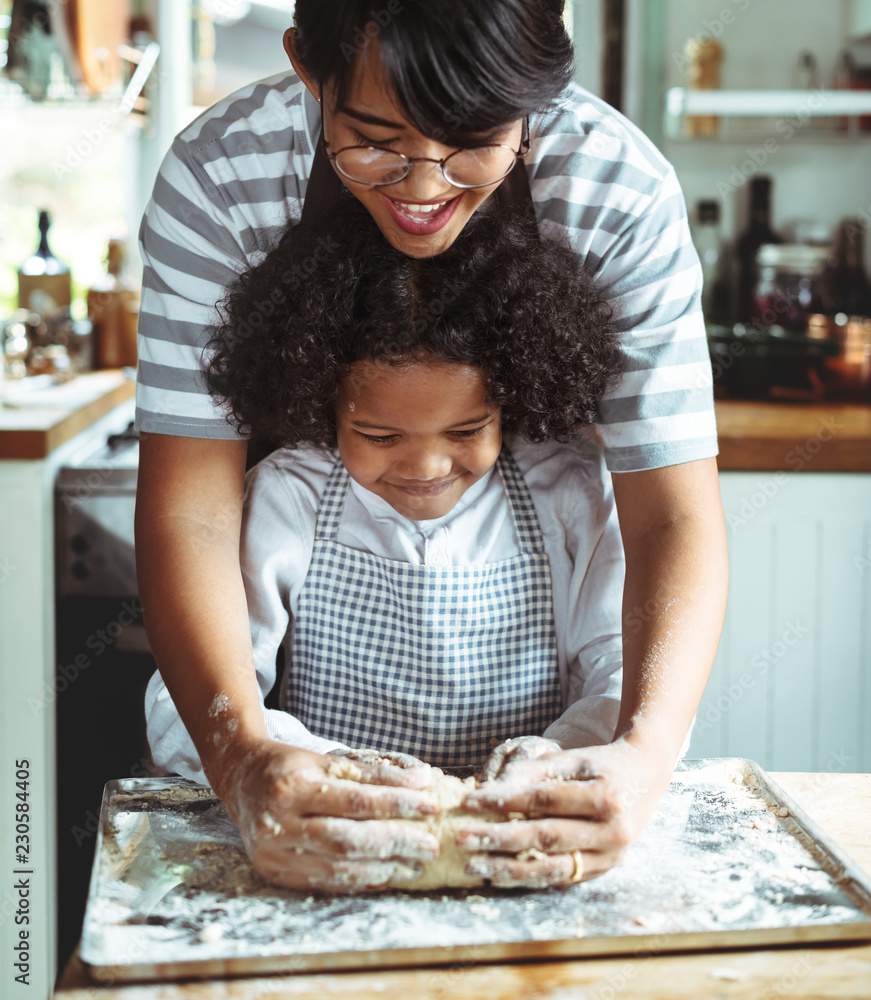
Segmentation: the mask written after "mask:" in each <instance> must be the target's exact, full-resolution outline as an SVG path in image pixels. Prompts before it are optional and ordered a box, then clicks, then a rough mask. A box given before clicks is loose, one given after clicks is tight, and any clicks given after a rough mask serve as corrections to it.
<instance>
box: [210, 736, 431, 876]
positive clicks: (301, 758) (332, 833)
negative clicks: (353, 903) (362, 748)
mask: <svg viewBox="0 0 871 1000" xmlns="http://www.w3.org/2000/svg"><path fill="white" fill-rule="evenodd" d="M362 756H363V757H364V758H365V757H366V753H365V752H364V753H363V754H362ZM376 756H377V755H376ZM336 759H337V758H336V757H332V756H325V755H323V754H317V753H311V752H309V751H307V750H299V749H296V748H294V747H289V746H287V745H286V744H283V743H278V742H276V741H274V740H268V739H263V740H259V741H256V742H255V743H254V744H253V745H251V746H250V747H249V748H247V750H246V752H245V753H244V755H243V756H242V757H241V758H236V761H237V762H236V761H234V763H232V764H231V765H230V766H229V768H228V769H227V770H225V771H224V773H223V775H222V781H221V782H220V786H221V787H220V788H217V787H216V789H215V790H216V791H217V792H218V794H219V795H220V797H221V799H222V801H223V802H224V804H225V805H226V807H227V810H228V811H229V813H230V815H231V816H232V817H233V819H234V820H235V821H236V823H237V825H238V826H239V830H240V831H241V833H242V839H243V841H244V843H245V847H246V849H247V851H248V855H249V857H250V858H251V862H252V864H253V865H254V869H255V870H256V872H257V873H258V874H259V875H260V876H261V877H262V878H264V879H266V880H267V881H269V882H274V883H275V884H276V885H281V886H284V887H286V888H290V889H300V890H303V891H320V892H338V893H352V892H363V891H366V890H377V889H383V888H384V887H385V886H386V885H387V884H388V883H389V882H396V881H400V880H403V879H412V878H415V877H417V876H418V875H420V873H421V872H422V870H423V864H422V862H423V860H424V859H428V858H434V857H436V856H437V855H438V853H439V842H438V839H437V838H436V837H434V836H433V835H432V834H430V833H427V832H426V831H425V830H418V829H416V828H415V827H414V826H412V825H410V824H404V823H403V824H399V823H392V822H390V821H391V820H392V819H398V818H403V819H420V818H423V817H424V816H426V815H431V814H433V813H435V812H437V811H438V810H437V806H436V803H435V801H434V800H433V799H432V798H431V797H430V796H428V795H426V794H425V793H423V792H421V791H418V790H417V789H420V788H421V787H423V786H424V785H425V784H426V783H427V781H428V779H429V770H430V769H429V767H428V766H427V765H425V764H421V762H419V761H417V762H415V763H414V764H412V763H411V761H412V760H413V758H409V760H407V761H404V763H400V766H396V763H388V762H384V763H380V762H378V761H374V762H372V763H368V762H366V760H365V759H360V758H359V757H358V761H359V762H357V763H355V765H354V766H355V768H357V769H359V771H360V772H361V780H356V781H349V780H346V779H343V778H337V777H334V776H333V775H332V774H330V773H329V771H328V768H329V766H330V763H331V762H334V761H336ZM338 759H339V760H341V759H342V758H341V757H340V758H338ZM215 784H218V783H215Z"/></svg>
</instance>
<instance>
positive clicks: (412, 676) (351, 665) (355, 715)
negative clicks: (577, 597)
mask: <svg viewBox="0 0 871 1000" xmlns="http://www.w3.org/2000/svg"><path fill="white" fill-rule="evenodd" d="M496 468H497V469H498V471H499V474H500V475H501V477H502V482H503V484H504V487H505V492H506V496H507V498H508V503H509V507H510V509H511V514H512V518H513V521H514V527H515V530H516V532H517V536H518V538H519V540H520V549H521V551H520V554H518V555H516V556H513V557H511V558H509V559H504V560H502V561H501V562H496V563H490V564H485V565H477V566H453V567H448V568H446V569H440V568H436V567H432V566H416V565H413V564H411V563H407V562H402V561H399V560H393V559H386V558H383V557H380V556H374V555H372V554H371V553H368V552H361V551H359V550H357V549H353V548H350V547H348V546H347V545H340V544H339V543H338V542H337V541H336V536H337V534H338V529H339V521H340V519H341V516H342V509H343V507H344V504H345V496H346V495H347V491H348V487H349V483H350V477H349V476H348V473H347V471H346V470H345V467H344V466H343V465H342V463H341V462H337V463H336V465H335V466H334V468H333V470H332V473H331V474H330V477H329V479H328V481H327V486H326V490H325V492H324V495H323V498H322V500H321V504H320V508H319V510H318V516H317V526H316V529H315V541H314V548H313V552H312V560H311V565H310V567H309V572H308V576H307V577H306V581H305V584H304V585H303V589H302V593H301V594H300V598H299V613H298V615H297V617H296V619H295V621H294V630H293V644H292V650H291V662H290V666H289V669H288V671H287V678H286V692H285V693H286V700H285V706H286V708H287V711H288V712H291V713H293V714H294V715H295V716H297V717H298V718H299V719H300V720H301V721H302V722H303V724H304V725H305V726H306V727H307V728H308V729H309V730H310V731H311V732H313V733H315V734H316V735H318V736H322V737H325V738H327V739H332V740H336V741H337V742H341V743H345V744H347V745H349V746H352V747H373V748H375V749H377V750H400V751H404V752H405V753H410V754H413V755H414V756H416V757H420V758H421V759H423V760H426V761H428V762H429V763H431V764H435V765H438V766H440V767H466V766H469V765H472V766H476V767H477V766H479V765H480V764H482V763H483V762H484V760H485V759H486V758H487V756H488V754H489V753H490V750H491V749H492V747H493V745H494V744H495V743H496V742H501V741H502V740H504V739H508V738H509V737H512V736H527V735H536V734H541V733H542V732H543V731H544V729H545V728H546V727H547V726H548V725H549V724H550V723H551V722H552V721H553V720H554V719H555V718H556V717H557V714H558V713H559V711H560V705H561V698H560V686H559V670H558V665H557V648H556V636H555V632H554V624H553V600H552V595H551V577H550V563H549V561H548V558H547V554H546V553H545V551H544V545H543V542H542V537H541V528H540V526H539V523H538V517H537V516H536V513H535V508H534V506H533V503H532V498H531V497H530V495H529V490H528V488H527V486H526V482H525V480H524V478H523V475H522V473H521V472H520V470H519V469H518V468H517V465H516V464H515V462H514V459H513V458H512V456H511V455H510V453H509V452H508V451H507V450H506V449H503V451H502V454H501V455H500V456H499V459H498V461H497V463H496Z"/></svg>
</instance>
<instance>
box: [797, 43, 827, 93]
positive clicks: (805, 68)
mask: <svg viewBox="0 0 871 1000" xmlns="http://www.w3.org/2000/svg"><path fill="white" fill-rule="evenodd" d="M792 87H793V90H819V89H820V73H819V69H818V68H817V57H816V56H815V55H814V54H813V52H811V51H810V50H809V49H805V50H804V51H803V52H800V53H799V56H798V62H797V63H796V66H795V70H794V71H793V75H792Z"/></svg>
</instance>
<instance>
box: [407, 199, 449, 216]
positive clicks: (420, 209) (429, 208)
mask: <svg viewBox="0 0 871 1000" xmlns="http://www.w3.org/2000/svg"><path fill="white" fill-rule="evenodd" d="M449 200H450V199H449ZM393 204H394V205H395V206H396V207H397V209H398V210H399V211H400V212H402V214H403V215H408V216H411V215H430V214H432V213H433V212H439V211H441V209H443V208H444V207H445V205H447V201H439V202H436V203H435V204H434V205H414V204H411V203H410V202H405V201H394V202H393Z"/></svg>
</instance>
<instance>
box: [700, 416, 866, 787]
mask: <svg viewBox="0 0 871 1000" xmlns="http://www.w3.org/2000/svg"><path fill="white" fill-rule="evenodd" d="M717 418H718V429H719V434H720V470H721V471H720V492H721V495H722V498H723V507H724V511H725V514H726V527H727V532H728V544H729V568H730V581H729V602H728V608H727V612H726V621H725V625H724V628H723V636H722V639H721V641H720V647H719V650H718V652H717V658H716V662H715V664H714V668H713V671H712V673H711V678H710V681H709V683H708V686H707V688H706V690H705V694H704V697H703V699H702V703H701V705H700V707H699V711H698V715H697V719H696V726H695V730H694V733H693V738H692V743H691V746H690V756H693V757H704V756H739V757H750V758H752V759H753V760H755V761H757V762H758V763H759V764H761V765H762V767H764V768H766V769H789V770H819V771H829V772H831V771H861V770H869V769H871V406H846V405H837V404H830V405H820V406H805V405H799V404H784V403H745V402H738V401H735V402H731V401H730V402H718V403H717Z"/></svg>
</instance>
